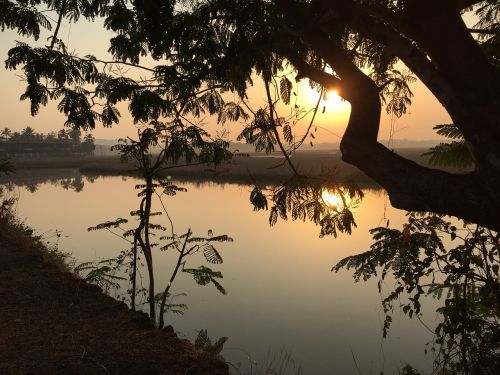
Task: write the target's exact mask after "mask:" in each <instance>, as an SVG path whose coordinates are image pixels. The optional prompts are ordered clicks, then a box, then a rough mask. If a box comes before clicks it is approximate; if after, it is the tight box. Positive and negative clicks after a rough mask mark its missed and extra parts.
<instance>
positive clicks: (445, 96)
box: [277, 0, 500, 230]
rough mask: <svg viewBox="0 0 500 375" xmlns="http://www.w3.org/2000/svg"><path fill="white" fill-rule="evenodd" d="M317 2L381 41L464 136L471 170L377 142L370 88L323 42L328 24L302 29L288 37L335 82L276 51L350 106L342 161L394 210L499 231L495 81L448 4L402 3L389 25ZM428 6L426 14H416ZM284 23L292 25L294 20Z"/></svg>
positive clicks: (342, 0) (348, 5) (499, 99)
mask: <svg viewBox="0 0 500 375" xmlns="http://www.w3.org/2000/svg"><path fill="white" fill-rule="evenodd" d="M318 2H320V3H323V6H327V7H331V9H334V10H335V11H336V12H340V13H341V14H342V20H345V21H346V23H348V24H349V25H350V26H352V28H353V29H355V30H357V31H359V32H360V33H361V34H362V35H363V36H364V37H367V38H370V39H372V40H374V41H376V42H378V43H381V44H385V45H386V46H387V47H388V48H390V50H391V52H392V53H393V54H394V55H395V56H398V57H400V58H401V59H402V60H403V62H405V63H406V64H407V65H408V67H409V68H410V69H411V70H412V71H413V72H414V73H415V74H416V75H417V76H418V77H419V78H420V79H421V80H422V82H423V83H424V84H425V85H426V86H427V87H428V88H429V89H430V90H431V92H432V93H433V94H434V95H435V96H436V97H437V99H438V100H439V101H440V102H441V103H442V104H443V105H444V106H445V108H446V109H447V110H448V112H449V114H450V116H451V117H452V119H453V121H454V123H455V124H456V125H457V126H458V127H459V128H460V129H461V130H462V132H463V133H464V137H465V139H466V141H467V142H468V145H470V147H471V149H472V153H473V156H474V158H475V167H476V168H475V170H474V171H473V172H471V173H464V174H453V173H448V172H444V171H441V170H437V169H433V168H428V167H423V166H420V165H418V164H416V163H414V162H412V161H410V160H407V159H404V158H402V157H401V156H399V155H397V154H395V153H394V152H393V151H391V150H389V149H387V148H386V147H384V146H383V145H381V144H380V143H378V142H377V137H378V131H379V126H380V115H381V102H380V98H379V89H378V87H377V86H376V85H375V83H374V82H373V81H372V80H371V79H370V78H369V77H368V76H366V75H365V74H364V73H363V72H362V71H361V70H359V69H358V68H357V66H356V65H355V64H354V63H353V61H352V58H351V57H350V56H348V55H347V54H346V52H345V51H344V50H343V49H342V48H341V47H339V46H338V45H336V43H335V41H333V40H332V39H330V38H329V37H328V35H329V33H328V30H325V27H328V25H326V26H325V25H322V24H321V23H318V24H314V25H308V26H307V27H304V28H302V29H301V30H294V32H297V33H299V34H300V35H301V37H302V39H303V40H304V42H305V43H306V44H308V45H309V46H310V48H311V50H312V51H314V52H315V53H316V54H317V55H318V56H321V57H322V58H323V59H324V60H325V61H326V62H327V63H328V64H329V65H330V66H331V67H332V68H333V69H334V71H335V73H336V74H337V77H334V76H332V75H329V76H330V78H329V77H327V75H325V73H324V72H318V71H317V70H315V69H314V68H313V67H311V66H310V65H308V64H307V63H306V62H305V61H303V60H301V59H300V58H299V57H298V56H296V55H294V54H293V53H288V52H289V51H288V52H287V51H286V50H281V51H277V52H278V53H280V54H281V55H282V56H284V57H287V58H288V59H289V60H290V61H291V62H292V64H294V65H295V66H296V68H297V69H298V71H299V74H302V75H304V76H307V77H308V78H310V79H312V80H314V81H316V82H318V83H320V84H322V85H323V86H325V87H326V86H327V85H332V84H335V85H337V86H339V87H341V90H340V92H341V93H342V94H341V96H343V97H344V98H345V99H346V100H347V101H349V102H350V104H351V108H352V109H351V115H350V118H349V122H348V126H347V129H346V132H345V134H344V136H343V139H342V142H341V152H342V157H343V160H345V161H346V162H348V163H351V164H353V165H355V166H356V167H358V168H359V169H361V170H362V171H363V172H364V173H365V174H367V175H368V176H370V177H371V178H373V179H374V180H375V181H376V182H377V183H379V184H380V185H381V186H382V187H384V188H385V189H386V190H387V192H388V194H389V197H390V200H391V203H392V204H393V206H394V207H396V208H401V209H405V210H409V211H430V212H435V213H439V214H445V215H452V216H457V217H459V218H462V219H465V220H468V221H472V222H475V223H478V224H480V225H483V226H485V227H488V228H491V229H494V230H500V220H499V219H498V212H499V210H500V147H499V146H498V144H499V140H500V126H499V119H500V93H499V90H498V87H499V84H498V82H499V79H498V75H497V72H496V70H495V69H493V68H492V67H491V66H490V64H489V62H488V61H487V59H486V57H485V56H484V55H483V54H482V52H481V50H480V48H479V47H478V46H477V43H476V42H475V41H474V40H473V39H472V37H471V36H470V33H469V31H468V30H467V28H466V27H465V25H464V24H463V21H462V20H461V18H460V14H459V10H458V6H457V4H456V3H455V1H452V0H449V1H443V2H440V4H436V2H431V1H429V0H423V1H414V2H413V4H410V3H412V2H409V4H410V5H411V6H410V7H409V9H408V10H407V14H405V15H403V16H401V17H400V19H399V21H398V22H394V20H393V16H395V14H392V13H391V14H388V15H387V14H383V15H382V16H386V17H390V18H391V19H390V21H391V22H393V23H391V22H389V21H387V20H384V19H376V18H374V17H373V16H372V15H370V14H369V13H368V12H366V11H364V10H363V8H360V7H359V6H358V5H357V4H355V3H354V2H352V1H351V0H339V1H337V2H324V1H322V0H318ZM431 3H432V4H431ZM429 7H430V8H429ZM434 8H436V12H435V13H433V14H432V15H431V14H426V13H425V12H424V10H425V9H427V10H428V9H434ZM291 23H292V24H295V25H296V24H297V22H296V20H294V21H292V22H291ZM436 41H437V42H436ZM462 64H463V65H462ZM464 67H465V69H464Z"/></svg>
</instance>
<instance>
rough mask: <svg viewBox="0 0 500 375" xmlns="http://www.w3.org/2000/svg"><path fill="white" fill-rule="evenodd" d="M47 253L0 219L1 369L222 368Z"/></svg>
mask: <svg viewBox="0 0 500 375" xmlns="http://www.w3.org/2000/svg"><path fill="white" fill-rule="evenodd" d="M48 258H49V257H47V254H46V253H43V252H41V251H40V249H37V248H36V246H35V245H34V243H33V242H32V241H30V239H29V238H28V237H26V236H24V235H23V234H19V233H15V232H13V231H12V230H10V229H9V228H6V227H5V225H2V223H0V262H1V264H2V272H0V301H1V302H0V307H1V308H0V373H1V374H82V375H83V374H179V375H180V374H207V375H208V374H214V375H216V374H228V373H229V372H228V367H227V365H226V364H225V363H224V362H223V361H222V360H220V359H213V358H209V357H207V356H205V355H204V354H203V353H202V352H200V351H197V350H196V349H195V348H194V346H193V344H191V343H190V342H189V341H187V340H181V339H179V338H178V337H177V336H176V334H175V333H174V332H173V330H172V329H171V327H170V329H166V330H163V331H159V330H157V329H155V327H154V323H153V322H152V321H151V320H150V319H149V318H148V317H147V315H145V314H144V313H139V312H133V311H130V310H129V309H128V308H127V306H126V305H125V304H124V303H122V302H118V301H116V300H114V299H113V298H111V297H109V296H106V295H104V294H103V293H102V292H101V290H100V289H99V288H98V287H96V286H93V285H89V284H87V283H86V282H84V281H83V280H80V279H77V278H76V277H75V276H74V275H72V274H71V273H69V272H64V267H63V268H62V269H61V266H60V267H57V265H55V264H53V263H54V262H51V261H50V260H49V259H48ZM60 265H61V264H60Z"/></svg>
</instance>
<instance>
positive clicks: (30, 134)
mask: <svg viewBox="0 0 500 375" xmlns="http://www.w3.org/2000/svg"><path fill="white" fill-rule="evenodd" d="M21 136H22V137H24V138H36V132H35V129H33V128H32V127H31V126H27V127H25V128H24V129H23V130H22V131H21Z"/></svg>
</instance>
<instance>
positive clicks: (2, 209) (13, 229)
mask: <svg viewBox="0 0 500 375" xmlns="http://www.w3.org/2000/svg"><path fill="white" fill-rule="evenodd" d="M17 200H18V196H17V195H16V194H15V192H14V186H13V185H11V184H2V185H0V236H2V237H3V238H6V239H7V240H9V241H11V242H13V243H15V244H17V245H18V246H20V247H22V248H23V249H25V250H28V251H32V252H34V253H36V254H37V255H38V256H41V258H42V259H43V260H44V261H45V262H47V263H49V264H52V265H54V266H56V267H57V268H59V269H60V270H62V271H65V272H68V271H71V270H72V268H73V266H74V260H73V259H72V258H71V256H70V254H69V253H66V252H64V251H61V250H60V249H59V238H60V236H61V233H60V232H58V231H55V232H54V233H43V234H38V233H36V231H35V230H34V229H33V228H31V227H30V226H28V225H26V223H24V222H23V221H22V220H20V219H19V217H18V215H17V214H16V205H17ZM52 238H55V240H52Z"/></svg>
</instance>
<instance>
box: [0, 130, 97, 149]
mask: <svg viewBox="0 0 500 375" xmlns="http://www.w3.org/2000/svg"><path fill="white" fill-rule="evenodd" d="M94 150H95V144H94V137H93V136H92V134H86V135H85V136H83V137H82V132H81V130H79V129H61V130H59V131H58V132H49V133H47V134H43V133H37V132H35V130H34V129H33V128H32V127H30V126H27V127H25V128H24V129H23V130H21V132H13V131H12V130H11V129H9V128H7V127H5V128H3V129H2V130H1V131H0V154H4V155H17V154H50V155H67V154H75V153H76V154H80V153H83V154H91V153H92V152H93V151H94Z"/></svg>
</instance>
